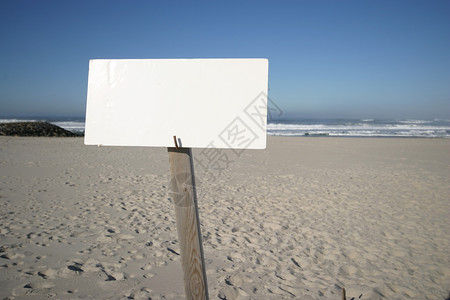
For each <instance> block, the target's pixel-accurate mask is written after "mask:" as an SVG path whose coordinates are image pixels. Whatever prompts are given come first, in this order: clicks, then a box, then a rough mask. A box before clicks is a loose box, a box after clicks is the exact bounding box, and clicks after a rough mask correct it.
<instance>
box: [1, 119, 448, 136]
mask: <svg viewBox="0 0 450 300" xmlns="http://www.w3.org/2000/svg"><path fill="white" fill-rule="evenodd" d="M33 121H34V122H36V121H45V122H49V123H52V124H54V125H57V126H59V127H62V128H64V129H66V130H69V131H71V132H74V133H78V134H83V133H84V128H85V120H84V119H83V118H3V119H0V123H9V122H33ZM267 134H268V135H272V136H333V137H414V138H417V137H426V138H450V120H445V119H434V120H416V119H401V120H378V119H299V120H272V121H269V123H268V124H267Z"/></svg>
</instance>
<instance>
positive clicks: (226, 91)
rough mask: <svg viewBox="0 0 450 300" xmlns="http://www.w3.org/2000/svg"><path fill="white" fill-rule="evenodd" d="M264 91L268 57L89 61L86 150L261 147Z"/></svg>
mask: <svg viewBox="0 0 450 300" xmlns="http://www.w3.org/2000/svg"><path fill="white" fill-rule="evenodd" d="M267 87H268V60H267V59H112V60H104V59H98V60H97V59H96V60H91V61H90V63H89V80H88V95H87V109H86V130H85V144H87V145H106V146H155V147H174V140H173V136H176V137H177V140H178V141H179V146H180V147H200V148H232V149H264V148H265V147H266V129H267ZM180 144H181V145H180Z"/></svg>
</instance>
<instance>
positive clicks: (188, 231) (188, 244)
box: [167, 147, 208, 300]
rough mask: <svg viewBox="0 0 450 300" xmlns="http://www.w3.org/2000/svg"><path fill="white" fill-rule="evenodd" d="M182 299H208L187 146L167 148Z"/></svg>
mask: <svg viewBox="0 0 450 300" xmlns="http://www.w3.org/2000/svg"><path fill="white" fill-rule="evenodd" d="M167 149H168V152H169V164H170V181H171V186H172V193H171V195H172V200H173V204H174V208H175V214H176V220H177V231H178V239H179V241H180V253H181V264H182V266H183V277H184V289H185V292H186V299H192V300H194V299H208V285H207V283H206V270H205V259H204V257H203V246H202V236H201V230H200V220H199V216H198V205H197V193H196V186H195V176H194V164H193V159H192V149H191V148H173V147H169V148H167Z"/></svg>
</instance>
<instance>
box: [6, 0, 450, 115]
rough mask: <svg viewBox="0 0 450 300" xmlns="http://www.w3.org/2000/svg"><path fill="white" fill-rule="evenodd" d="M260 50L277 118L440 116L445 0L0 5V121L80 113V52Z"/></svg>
mask: <svg viewBox="0 0 450 300" xmlns="http://www.w3.org/2000/svg"><path fill="white" fill-rule="evenodd" d="M253 57H255V58H268V59H269V97H270V98H271V99H272V100H273V101H275V102H276V103H277V104H278V105H279V106H280V107H281V108H282V109H283V111H284V116H286V117H292V116H300V117H304V118H308V117H311V118H313V117H314V118H316V117H328V118H330V117H334V118H420V119H423V118H428V119H429V118H446V119H449V118H450V1H426V0H420V1H416V0H394V1H392V0H389V1H384V0H374V1H368V0H358V1H337V0H333V1H322V0H314V1H306V0H304V1H301V0H300V1H204V2H197V1H170V0H169V1H150V0H148V1H125V0H123V1H115V0H107V1H98V0H89V1H81V0H76V1H60V0H57V1H53V0H46V1H35V0H29V1H23V0H2V1H1V2H0V117H4V116H84V114H85V107H86V92H87V78H88V64H89V59H93V58H253Z"/></svg>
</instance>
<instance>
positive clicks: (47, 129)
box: [0, 122, 81, 137]
mask: <svg viewBox="0 0 450 300" xmlns="http://www.w3.org/2000/svg"><path fill="white" fill-rule="evenodd" d="M0 135H9V136H52V137H77V136H81V135H80V134H76V133H73V132H70V131H68V130H65V129H63V128H61V127H59V126H56V125H53V124H50V123H47V122H14V123H3V124H0Z"/></svg>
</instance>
